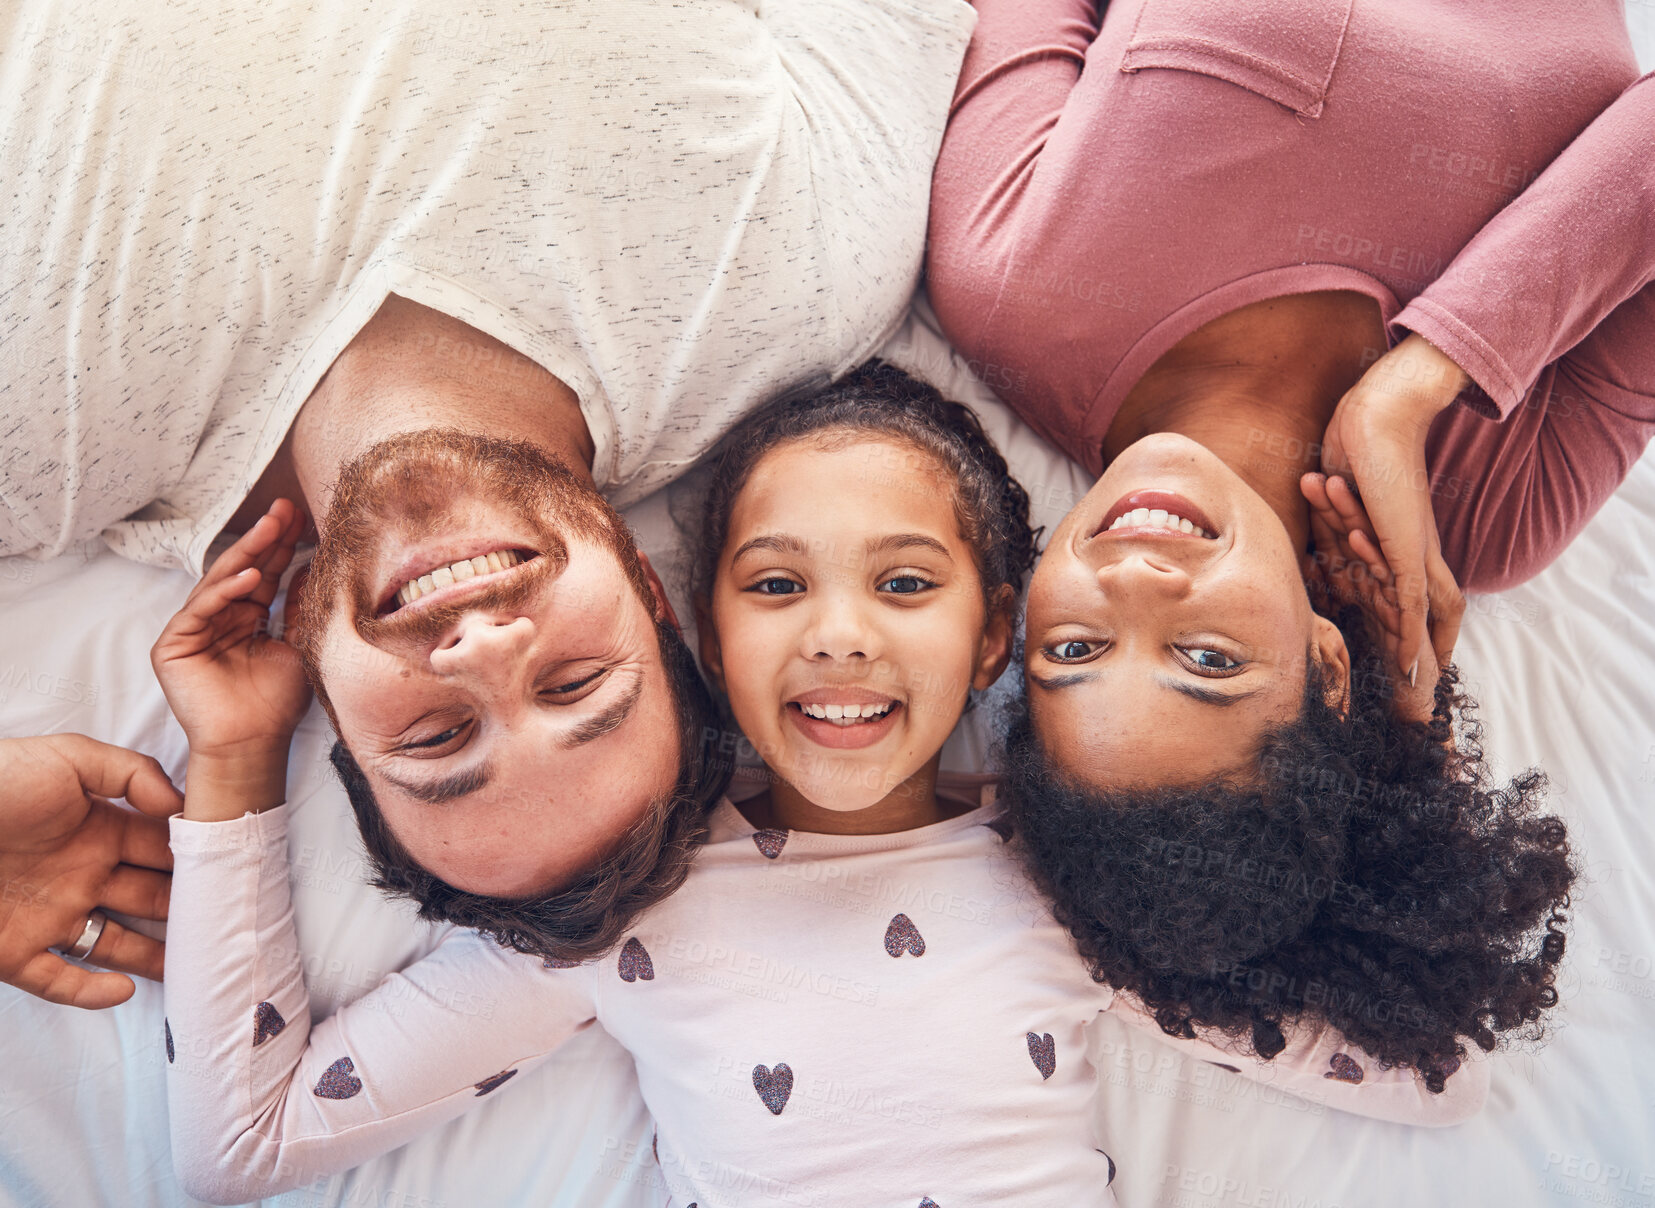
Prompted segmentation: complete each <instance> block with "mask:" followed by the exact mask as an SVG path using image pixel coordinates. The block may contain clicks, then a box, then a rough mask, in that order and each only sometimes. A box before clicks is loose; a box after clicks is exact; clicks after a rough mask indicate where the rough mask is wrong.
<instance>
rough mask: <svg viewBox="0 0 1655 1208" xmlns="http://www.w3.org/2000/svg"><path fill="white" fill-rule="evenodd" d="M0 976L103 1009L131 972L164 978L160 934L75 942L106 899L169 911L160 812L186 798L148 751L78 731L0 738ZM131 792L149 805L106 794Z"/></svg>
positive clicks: (109, 925) (144, 911) (119, 995)
mask: <svg viewBox="0 0 1655 1208" xmlns="http://www.w3.org/2000/svg"><path fill="white" fill-rule="evenodd" d="M0 781H3V782H4V784H5V786H6V787H5V792H4V794H0V981H5V982H9V983H10V984H11V985H14V986H16V987H17V988H18V989H20V990H23V991H25V992H27V993H29V994H33V995H35V996H37V997H39V998H44V999H46V1000H47V1001H48V1002H55V1003H65V1004H68V1005H71V1006H76V1007H86V1008H88V1009H96V1008H99V1007H113V1006H115V1005H116V1004H117V1003H123V1002H125V1001H126V1000H127V999H129V998H131V997H132V992H133V984H132V978H130V977H123V976H122V974H123V973H131V974H135V975H137V976H139V977H148V978H152V979H154V980H156V981H159V980H160V979H161V964H162V946H161V942H160V941H159V940H154V939H151V938H150V937H149V936H146V935H140V934H139V933H138V932H136V931H130V930H128V929H127V928H125V927H122V926H121V925H120V924H119V923H117V922H115V921H114V920H112V919H111V920H109V921H108V922H106V923H105V924H104V927H103V931H102V933H101V934H99V936H98V939H97V943H96V944H94V945H93V946H92V951H91V952H90V953H88V954H87V956H86V958H85V959H86V960H88V961H90V962H91V963H93V964H97V965H102V966H104V967H105V968H107V969H113V970H119V971H120V972H113V973H97V972H94V971H92V970H90V969H86V968H83V967H82V966H80V965H77V964H71V963H70V962H69V961H67V960H64V959H63V958H62V957H61V956H58V955H57V954H56V953H53V952H49V951H48V949H50V948H68V947H70V946H71V945H72V944H74V943H75V941H76V940H77V939H78V938H79V936H80V933H81V931H82V929H83V928H84V927H85V926H86V921H87V918H88V916H90V915H91V913H92V911H93V910H95V909H97V908H99V907H102V908H104V909H106V910H115V911H119V912H120V913H122V914H125V915H131V916H134V917H137V918H146V919H164V918H166V917H167V898H168V895H169V892H170V889H171V885H172V876H171V874H170V872H168V871H167V870H169V869H171V868H172V852H171V851H169V850H168V849H167V826H166V823H165V822H162V821H161V819H162V818H164V817H166V816H167V815H169V814H175V813H177V812H178V811H179V810H180V809H181V808H182V807H183V804H184V801H183V798H181V797H180V796H179V795H178V790H177V789H175V788H173V786H172V782H171V781H170V780H168V779H167V776H166V773H165V772H163V771H162V770H161V765H160V764H158V763H156V762H155V760H153V759H151V758H149V757H148V756H147V755H139V754H136V753H135V752H132V751H128V750H126V749H124V748H122V747H114V746H110V745H109V744H108V743H102V742H95V741H94V740H92V739H90V738H86V737H84V736H82V735H79V734H53V735H50V736H48V737H44V738H8V739H0ZM111 797H125V798H126V800H127V801H128V802H130V803H131V804H132V805H133V806H135V807H136V808H137V810H142V811H143V812H142V813H138V812H135V811H134V810H128V809H122V808H121V807H119V806H117V805H112V804H110V802H109V801H108V800H107V799H108V798H111Z"/></svg>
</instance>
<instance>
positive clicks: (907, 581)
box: [879, 575, 936, 596]
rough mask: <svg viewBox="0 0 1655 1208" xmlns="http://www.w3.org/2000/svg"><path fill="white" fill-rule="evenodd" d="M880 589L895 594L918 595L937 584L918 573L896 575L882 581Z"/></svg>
mask: <svg viewBox="0 0 1655 1208" xmlns="http://www.w3.org/2000/svg"><path fill="white" fill-rule="evenodd" d="M879 586H880V589H881V590H882V591H885V592H888V593H889V594H891V595H893V596H916V595H918V594H919V593H920V592H922V591H924V590H926V589H927V588H930V587H935V586H936V584H935V583H933V582H931V580H929V579H922V578H920V577H919V576H918V575H894V576H892V577H891V578H889V579H886V580H885V582H883V583H881V584H880V585H879Z"/></svg>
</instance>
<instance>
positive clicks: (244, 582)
mask: <svg viewBox="0 0 1655 1208" xmlns="http://www.w3.org/2000/svg"><path fill="white" fill-rule="evenodd" d="M304 527H305V518H304V515H303V513H301V512H300V511H299V509H298V508H296V507H294V505H293V504H292V503H290V502H289V501H287V500H285V499H278V500H277V501H276V502H275V503H274V504H272V505H271V507H270V510H269V511H268V512H266V513H265V514H264V515H263V516H261V517H259V520H258V523H257V524H255V525H254V526H253V527H252V528H251V529H249V530H248V531H247V533H246V534H245V535H243V536H242V538H241V539H240V540H239V541H237V542H236V543H235V544H234V545H232V546H231V547H230V548H229V549H227V550H225V551H224V553H223V554H222V555H220V556H219V559H218V561H216V562H214V563H213V565H212V566H211V567H210V568H209V569H208V571H207V574H206V576H205V577H204V578H203V579H202V580H201V582H200V583H197V584H196V586H195V590H194V591H192V592H190V595H189V599H187V600H185V601H184V607H183V608H181V609H179V610H178V613H177V614H176V615H175V616H174V617H173V618H172V620H170V621H168V622H167V626H166V628H165V629H163V630H162V631H161V636H160V638H159V639H157V641H156V643H155V646H154V648H153V649H152V650H151V651H150V655H149V659H150V664H151V665H152V666H153V667H154V668H155V677H156V678H157V679H158V680H160V681H161V690H162V691H163V692H165V693H166V696H167V703H168V704H169V705H171V706H172V711H173V714H174V715H175V716H176V717H177V718H178V721H179V724H180V725H182V726H183V727H184V734H185V737H187V738H188V739H189V742H190V759H191V762H192V765H193V763H194V762H195V760H196V759H197V758H199V757H206V758H215V759H216V758H220V757H233V756H235V755H237V754H238V753H240V752H242V751H247V750H254V749H257V750H261V751H262V750H268V749H269V748H271V747H272V746H280V747H281V748H283V749H284V750H285V748H286V746H287V743H288V741H289V740H290V739H291V738H292V736H293V731H294V728H295V727H297V726H298V724H299V721H300V719H301V718H303V717H304V714H305V708H306V707H307V706H308V705H309V703H310V688H309V686H308V685H307V684H306V683H305V678H304V673H303V671H302V670H301V669H300V667H299V656H298V654H297V653H296V652H295V651H294V649H293V648H292V647H291V646H289V645H288V644H287V643H286V642H283V641H281V640H279V639H277V638H273V637H271V636H270V632H269V630H270V604H271V602H272V601H273V600H274V599H275V598H276V591H277V589H278V587H279V586H280V583H281V577H282V572H283V571H285V570H286V569H287V565H288V563H289V562H290V561H292V559H293V549H294V546H295V545H297V544H298V540H299V534H300V533H302V532H303V531H304Z"/></svg>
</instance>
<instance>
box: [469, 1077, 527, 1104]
mask: <svg viewBox="0 0 1655 1208" xmlns="http://www.w3.org/2000/svg"><path fill="white" fill-rule="evenodd" d="M516 1076H517V1071H516V1070H501V1071H500V1072H499V1073H498V1074H490V1075H489V1076H488V1077H487V1078H484V1079H483V1080H482V1081H481V1082H476V1083H473V1084H472V1085H473V1086H475V1087H476V1088H477V1093H476V1094H475V1095H473V1096H472V1098H473V1099H481V1098H482V1097H483V1096H484V1095H486V1094H488V1093H489V1092H490V1091H492V1090H498V1089H499V1088H500V1087H502V1086H504V1085H505V1084H506V1083H508V1082H510V1081H511V1080H512V1079H513V1078H514V1077H516Z"/></svg>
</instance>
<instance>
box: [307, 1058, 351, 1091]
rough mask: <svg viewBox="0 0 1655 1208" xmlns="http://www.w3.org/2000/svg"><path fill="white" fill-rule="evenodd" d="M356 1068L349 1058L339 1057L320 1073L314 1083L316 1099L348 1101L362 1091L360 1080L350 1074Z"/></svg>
mask: <svg viewBox="0 0 1655 1208" xmlns="http://www.w3.org/2000/svg"><path fill="white" fill-rule="evenodd" d="M355 1068H356V1064H355V1062H353V1061H352V1060H351V1059H350V1058H349V1057H341V1058H340V1059H339V1060H338V1061H335V1062H334V1063H333V1064H332V1065H330V1066H328V1068H327V1069H326V1070H324V1071H322V1077H321V1079H320V1080H319V1081H318V1082H317V1083H316V1090H315V1095H316V1097H317V1098H318V1099H349V1098H350V1097H351V1096H352V1095H354V1094H356V1093H357V1092H359V1091H360V1090H361V1089H362V1079H360V1078H358V1077H357V1076H356V1075H355V1074H353V1073H351V1071H352V1070H354V1069H355Z"/></svg>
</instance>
